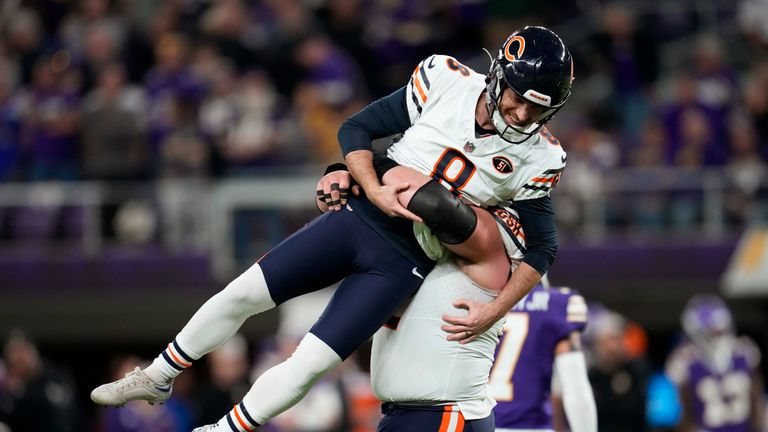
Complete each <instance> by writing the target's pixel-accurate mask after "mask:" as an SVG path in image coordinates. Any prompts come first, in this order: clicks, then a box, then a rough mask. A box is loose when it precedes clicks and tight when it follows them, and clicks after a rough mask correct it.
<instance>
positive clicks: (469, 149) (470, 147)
mask: <svg viewBox="0 0 768 432" xmlns="http://www.w3.org/2000/svg"><path fill="white" fill-rule="evenodd" d="M474 149H475V145H474V144H472V143H471V142H469V141H467V143H466V144H464V151H465V152H467V153H472V151H473V150H474Z"/></svg>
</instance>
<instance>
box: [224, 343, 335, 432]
mask: <svg viewBox="0 0 768 432" xmlns="http://www.w3.org/2000/svg"><path fill="white" fill-rule="evenodd" d="M340 363H341V357H339V355H338V354H336V352H335V351H334V350H333V349H331V347H329V346H328V345H327V344H326V343H325V342H323V341H322V340H320V339H319V338H318V337H317V336H315V335H313V334H312V333H307V335H306V336H304V339H302V340H301V343H300V344H299V346H298V347H296V351H294V352H293V355H291V356H290V357H289V358H288V359H287V360H285V361H284V362H282V363H280V364H278V365H276V366H274V367H272V368H271V369H269V370H267V371H266V372H264V373H263V374H261V376H260V377H259V378H258V379H257V380H256V382H255V383H253V386H252V387H251V389H250V390H249V391H248V393H247V394H246V395H245V397H244V398H243V401H242V402H241V403H239V404H237V405H235V407H234V408H233V409H232V410H231V411H230V412H229V413H227V415H225V416H224V417H222V418H221V420H219V421H218V423H217V428H214V429H213V431H215V432H219V431H227V432H233V431H234V432H247V431H251V430H253V429H254V428H255V427H257V426H259V425H262V424H264V423H266V422H267V421H268V420H269V419H271V418H274V417H275V416H277V415H278V414H280V413H281V412H283V411H285V410H287V409H288V408H290V407H292V406H293V405H295V404H296V403H297V402H298V401H300V400H301V399H302V398H304V396H306V394H307V392H309V389H310V388H312V385H314V384H315V382H317V380H319V379H320V378H322V377H323V376H324V375H325V374H326V373H328V372H329V371H330V370H331V369H333V368H335V367H336V366H337V365H339V364H340ZM213 431H212V432H213Z"/></svg>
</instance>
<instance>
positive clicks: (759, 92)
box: [742, 61, 768, 160]
mask: <svg viewBox="0 0 768 432" xmlns="http://www.w3.org/2000/svg"><path fill="white" fill-rule="evenodd" d="M742 93H743V97H744V101H745V105H746V109H747V113H748V115H749V116H750V119H751V121H752V124H753V127H754V128H755V130H756V131H757V136H758V143H757V145H758V151H759V153H760V155H761V156H762V157H763V159H764V160H766V159H768V61H761V62H755V64H754V65H753V66H752V67H751V69H750V70H749V73H748V76H747V82H746V83H745V86H744V90H743V92H742Z"/></svg>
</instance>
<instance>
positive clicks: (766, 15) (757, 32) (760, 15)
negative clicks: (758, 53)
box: [738, 0, 768, 54]
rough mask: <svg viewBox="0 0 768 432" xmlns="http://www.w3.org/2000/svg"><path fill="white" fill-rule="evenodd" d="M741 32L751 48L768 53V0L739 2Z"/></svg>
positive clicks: (743, 0) (742, 0) (744, 0)
mask: <svg viewBox="0 0 768 432" xmlns="http://www.w3.org/2000/svg"><path fill="white" fill-rule="evenodd" d="M738 20H739V25H740V26H741V31H742V32H743V33H744V35H745V36H746V37H747V39H748V40H749V41H750V42H752V44H753V46H754V47H755V48H757V49H761V50H762V53H763V54H766V53H768V0H741V1H739V7H738Z"/></svg>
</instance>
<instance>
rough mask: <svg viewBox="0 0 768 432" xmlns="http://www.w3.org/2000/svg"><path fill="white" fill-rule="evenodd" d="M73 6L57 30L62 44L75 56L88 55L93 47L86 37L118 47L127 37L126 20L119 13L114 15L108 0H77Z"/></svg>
mask: <svg viewBox="0 0 768 432" xmlns="http://www.w3.org/2000/svg"><path fill="white" fill-rule="evenodd" d="M73 3H75V4H76V7H75V8H73V10H72V11H71V12H70V13H69V14H68V15H67V16H66V17H65V18H64V21H63V22H62V23H61V27H60V29H59V33H60V36H61V39H62V41H63V42H64V45H65V46H66V47H67V48H69V49H70V50H71V51H72V53H73V55H74V56H75V57H76V58H82V57H87V56H88V54H87V52H88V51H89V50H92V49H93V47H89V44H93V43H94V41H92V40H91V41H89V39H91V38H93V37H94V34H98V36H97V37H98V38H99V39H101V40H102V41H103V40H105V39H106V40H108V42H109V43H110V44H111V45H112V46H114V47H120V46H122V44H123V41H124V40H125V38H126V33H127V30H126V23H125V19H124V18H123V16H122V15H119V14H114V13H112V12H113V11H112V10H111V8H110V1H109V0H77V1H75V2H73Z"/></svg>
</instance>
